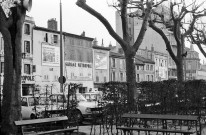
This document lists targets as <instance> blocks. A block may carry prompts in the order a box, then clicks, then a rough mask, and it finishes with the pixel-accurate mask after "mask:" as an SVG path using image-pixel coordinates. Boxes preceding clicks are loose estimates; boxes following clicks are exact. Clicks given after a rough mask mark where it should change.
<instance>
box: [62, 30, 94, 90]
mask: <svg viewBox="0 0 206 135" xmlns="http://www.w3.org/2000/svg"><path fill="white" fill-rule="evenodd" d="M93 40H94V39H93V38H89V37H85V33H84V32H83V33H82V35H74V34H70V33H66V32H64V42H65V44H64V45H65V47H64V49H65V51H64V52H65V58H64V62H65V76H66V78H67V83H70V82H71V83H77V84H82V87H81V88H80V89H79V92H80V93H85V92H88V91H89V90H90V89H92V88H94V83H93V51H92V41H93Z"/></svg>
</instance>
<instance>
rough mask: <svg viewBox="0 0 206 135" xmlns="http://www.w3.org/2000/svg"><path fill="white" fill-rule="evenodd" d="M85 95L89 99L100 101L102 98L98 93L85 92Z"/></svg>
mask: <svg viewBox="0 0 206 135" xmlns="http://www.w3.org/2000/svg"><path fill="white" fill-rule="evenodd" d="M84 97H85V98H86V99H87V100H89V101H98V100H100V99H101V95H100V94H98V93H84Z"/></svg>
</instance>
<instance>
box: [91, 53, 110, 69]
mask: <svg viewBox="0 0 206 135" xmlns="http://www.w3.org/2000/svg"><path fill="white" fill-rule="evenodd" d="M94 65H95V69H107V54H106V53H104V52H94Z"/></svg>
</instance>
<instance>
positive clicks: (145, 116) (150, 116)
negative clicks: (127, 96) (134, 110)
mask: <svg viewBox="0 0 206 135" xmlns="http://www.w3.org/2000/svg"><path fill="white" fill-rule="evenodd" d="M122 118H137V119H164V120H180V119H181V120H190V121H197V120H198V116H193V115H165V114H164V115H161V114H131V113H125V114H123V115H122Z"/></svg>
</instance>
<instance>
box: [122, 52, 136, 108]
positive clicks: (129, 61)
mask: <svg viewBox="0 0 206 135" xmlns="http://www.w3.org/2000/svg"><path fill="white" fill-rule="evenodd" d="M125 59H126V76H127V86H128V107H129V110H131V111H132V110H133V109H134V107H132V106H133V105H134V101H135V99H136V98H137V97H138V95H137V94H136V93H137V92H136V72H135V63H134V55H131V53H125Z"/></svg>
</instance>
